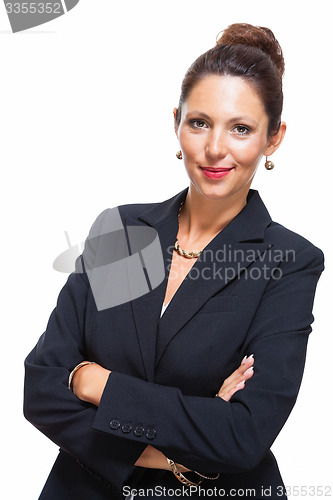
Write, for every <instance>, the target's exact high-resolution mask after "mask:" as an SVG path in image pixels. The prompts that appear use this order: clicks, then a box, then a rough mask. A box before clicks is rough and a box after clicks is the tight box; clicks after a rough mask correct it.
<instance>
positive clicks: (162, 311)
mask: <svg viewBox="0 0 333 500" xmlns="http://www.w3.org/2000/svg"><path fill="white" fill-rule="evenodd" d="M169 304H170V302H168V303H167V304H163V305H162V309H161V315H160V317H161V316H162V315H163V313H164V311H165V310H166V308H167V307H168V305H169Z"/></svg>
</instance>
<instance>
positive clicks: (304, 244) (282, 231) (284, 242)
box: [265, 221, 324, 268]
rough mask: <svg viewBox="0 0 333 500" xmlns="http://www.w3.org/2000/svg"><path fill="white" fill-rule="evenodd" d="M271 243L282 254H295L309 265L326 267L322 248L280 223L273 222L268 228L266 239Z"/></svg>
mask: <svg viewBox="0 0 333 500" xmlns="http://www.w3.org/2000/svg"><path fill="white" fill-rule="evenodd" d="M266 238H267V240H268V241H269V242H270V244H271V245H272V248H274V249H275V250H277V251H280V252H282V253H283V254H284V255H285V256H288V255H289V256H290V255H291V254H293V255H294V256H297V257H298V259H300V258H301V257H302V259H301V260H303V259H304V260H305V261H307V262H308V263H310V262H316V263H317V264H318V265H321V267H322V268H323V267H324V254H323V252H322V250H321V249H320V248H318V247H317V246H316V245H314V244H313V243H312V242H311V241H309V240H308V239H306V238H304V236H301V235H300V234H298V233H296V232H295V231H292V230H290V229H288V228H286V227H285V226H283V225H282V224H279V223H278V222H274V221H272V222H271V223H270V224H269V226H268V227H267V228H266V233H265V239H266Z"/></svg>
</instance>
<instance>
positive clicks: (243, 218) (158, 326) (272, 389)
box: [24, 24, 323, 500]
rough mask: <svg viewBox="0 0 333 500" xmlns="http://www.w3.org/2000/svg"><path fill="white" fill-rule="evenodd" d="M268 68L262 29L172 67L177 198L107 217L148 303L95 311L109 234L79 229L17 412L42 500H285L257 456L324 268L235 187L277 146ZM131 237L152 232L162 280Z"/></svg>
mask: <svg viewBox="0 0 333 500" xmlns="http://www.w3.org/2000/svg"><path fill="white" fill-rule="evenodd" d="M283 72H284V61H283V56H282V51H281V48H280V46H279V44H278V42H277V41H276V39H275V37H274V35H273V33H272V32H271V31H270V30H269V29H267V28H258V27H254V26H251V25H247V24H235V25H232V26H230V27H229V28H228V29H227V30H226V31H225V32H224V33H223V34H222V36H221V37H220V39H219V40H218V42H217V45H216V47H214V48H213V49H211V50H209V51H208V52H206V53H205V54H203V55H202V56H200V57H199V58H198V59H197V60H196V61H195V62H194V63H193V65H192V66H191V67H190V69H189V70H188V72H187V74H186V75H185V78H184V81H183V85H182V91H181V96H180V102H179V106H178V108H177V109H175V110H174V118H175V130H176V134H177V137H178V139H179V142H180V147H181V149H180V151H179V152H178V153H177V157H178V158H179V159H183V160H184V163H185V168H186V171H187V173H188V176H189V179H190V186H189V188H186V189H184V190H183V191H181V192H180V193H178V194H177V195H175V196H174V197H173V198H171V199H170V200H166V201H164V202H162V203H151V204H144V205H142V204H141V205H125V206H122V207H118V208H119V217H120V219H119V220H121V224H122V225H123V226H124V227H125V230H126V231H127V232H126V238H127V239H126V238H125V236H124V237H123V242H126V241H127V245H128V247H129V249H128V255H129V256H132V257H133V259H134V257H136V256H138V255H139V254H140V259H141V260H139V262H141V263H144V264H143V267H144V269H145V276H146V278H147V282H148V283H149V281H150V288H149V291H148V293H144V294H141V295H140V294H137V295H134V298H133V299H132V300H127V301H125V300H124V301H123V302H121V301H120V302H118V303H116V304H114V303H112V306H111V303H109V304H108V305H105V304H104V305H103V306H102V305H101V301H100V295H98V294H96V289H95V285H96V282H97V285H98V286H99V288H100V290H101V289H102V295H103V294H104V298H105V296H106V297H107V298H109V295H108V294H109V291H108V292H107V293H106V292H105V290H107V286H108V284H109V285H110V283H109V281H110V280H109V275H108V274H107V273H105V272H104V269H105V268H103V266H102V264H103V263H105V256H108V257H107V258H109V257H110V254H111V253H113V257H114V255H118V257H116V258H113V261H117V262H120V259H119V248H118V249H117V250H115V246H114V245H115V241H116V245H120V246H121V243H120V241H121V240H122V236H121V235H122V234H123V233H117V237H116V238H114V239H113V242H111V239H112V238H111V239H110V237H109V236H110V233H111V231H110V227H111V226H112V224H113V223H114V212H113V211H110V210H106V211H105V212H103V213H102V214H101V215H100V216H99V217H98V218H97V220H96V222H95V224H94V225H93V228H92V230H91V233H90V236H89V238H88V240H87V242H86V248H85V251H84V253H83V257H82V258H81V261H80V265H78V269H77V272H76V273H73V274H72V275H71V276H70V277H69V279H68V282H67V284H66V285H65V287H64V288H63V290H62V291H61V293H60V295H59V299H58V304H57V308H56V309H55V310H54V311H53V313H52V315H51V317H50V321H49V324H48V327H47V330H46V332H45V333H44V335H43V336H42V337H41V339H40V340H39V342H38V343H37V345H36V347H35V348H34V349H33V351H32V352H31V353H30V354H29V356H28V357H27V359H26V385H25V406H24V410H25V415H26V417H27V418H28V420H30V421H31V422H32V423H33V424H34V425H35V426H36V427H37V428H39V429H40V430H41V431H42V432H43V433H45V434H46V435H47V436H48V437H49V438H50V439H52V440H53V441H54V442H55V443H57V444H58V445H59V446H60V448H61V450H60V454H59V457H58V459H57V461H56V463H55V465H54V467H53V469H52V471H51V474H50V476H49V478H48V481H47V483H46V485H45V487H44V489H43V492H42V494H41V496H40V498H41V499H43V500H45V499H46V500H49V499H57V500H59V499H76V498H80V499H81V500H82V499H93V500H96V499H107V498H112V499H118V498H122V497H123V496H125V497H126V496H131V495H134V496H135V495H137V496H145V495H146V496H149V497H150V498H157V497H164V498H169V497H174V496H175V495H177V496H181V497H186V496H189V495H190V496H191V497H193V498H199V497H201V496H203V495H204V494H205V493H206V494H207V495H210V496H212V494H213V495H215V496H232V497H234V498H244V496H245V497H246V496H251V498H256V499H259V498H286V495H285V491H284V485H283V481H282V479H281V476H280V473H279V469H278V466H277V463H276V461H275V458H274V456H273V454H272V453H271V451H270V446H271V444H272V443H273V441H274V440H275V438H276V437H277V435H278V433H279V432H280V430H281V428H282V427H283V425H284V423H285V421H286V419H287V418H288V415H289V413H290V411H291V409H292V407H293V405H294V403H295V401H296V397H297V393H298V390H299V386H300V382H301V378H302V373H303V368H304V361H305V352H306V345H307V339H308V335H309V333H310V331H311V326H310V325H311V323H312V321H313V317H312V306H313V300H314V293H315V288H316V284H317V281H318V279H319V276H320V274H321V272H322V270H323V255H322V252H321V251H320V250H319V249H318V248H316V247H315V246H314V245H312V244H311V243H310V242H309V241H307V240H305V239H304V238H302V237H301V236H299V235H297V234H295V233H293V232H291V231H289V230H287V229H286V228H284V227H283V226H281V225H279V224H277V223H275V222H272V220H271V218H270V216H269V214H268V212H267V209H266V208H265V206H264V204H263V202H262V201H261V198H260V196H259V194H258V192H256V191H253V190H251V189H250V186H251V182H252V180H253V177H254V175H255V172H256V170H257V168H258V165H259V162H260V160H261V158H262V157H263V156H265V157H266V163H265V166H266V168H267V169H268V170H270V169H271V168H273V166H274V165H273V163H272V161H271V160H269V159H268V157H269V156H271V155H272V154H273V153H274V152H275V151H276V150H277V148H278V147H279V146H280V144H281V142H282V140H283V137H284V135H285V131H286V125H285V123H284V122H281V112H282V101H283V95H282V75H283ZM133 228H135V229H137V230H138V231H139V230H143V229H144V230H146V231H148V230H154V231H155V232H156V234H158V237H159V243H160V248H161V250H162V255H163V266H165V271H166V276H165V278H164V279H163V281H162V282H161V283H155V285H153V284H152V282H151V275H149V276H148V274H149V273H148V271H149V269H148V267H149V263H151V262H152V261H154V255H155V254H156V252H155V253H152V252H151V253H150V254H149V253H148V252H146V253H145V252H144V251H143V250H142V249H141V250H142V251H141V250H140V248H139V250H140V251H139V252H138V249H137V248H136V249H134V248H133V246H132V248H131V243H132V240H131V238H130V235H131V234H133V231H134V229H133ZM134 232H135V231H134ZM124 234H125V233H124ZM134 246H135V245H134ZM139 246H140V245H139ZM154 248H155V249H156V247H154ZM117 252H118V254H117ZM103 259H104V260H103ZM111 260H112V258H111ZM101 263H102V264H101ZM126 265H129V264H126ZM129 267H130V265H129ZM133 269H134V268H133ZM96 270H97V271H96ZM147 270H148V271H147ZM93 271H96V272H97V276H99V278H98V279H97V280H96V277H95V278H94V277H93V273H92V272H93ZM130 274H131V273H130ZM132 274H133V273H132ZM132 274H131V276H132ZM147 276H148V277H147ZM128 279H129V281H130V279H131V277H129V278H128ZM121 281H122V280H118V282H117V281H116V280H111V288H110V289H109V290H111V291H110V293H111V294H112V293H113V290H115V289H117V288H119V287H121V286H122V285H123V283H121ZM124 281H126V280H125V279H124ZM135 283H136V281H135ZM100 290H99V291H100ZM254 363H255V372H254V370H253V366H254ZM231 373H232V375H230V374H231ZM229 375H230V376H229ZM245 385H246V386H245ZM68 386H69V388H70V389H71V390H70V391H69V390H68ZM216 396H217V397H216Z"/></svg>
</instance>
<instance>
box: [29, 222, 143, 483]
mask: <svg viewBox="0 0 333 500" xmlns="http://www.w3.org/2000/svg"><path fill="white" fill-rule="evenodd" d="M99 222H100V221H98V222H97V223H98V224H99ZM89 290H90V288H89V281H88V278H87V275H86V274H85V273H82V272H76V273H73V274H71V275H70V276H69V278H68V281H67V283H66V284H65V286H64V287H63V289H62V291H61V292H60V294H59V297H58V301H57V307H56V308H55V310H54V311H53V312H52V314H51V316H50V319H49V322H48V325H47V328H46V331H45V333H44V334H43V335H42V336H41V338H40V339H39V341H38V343H37V345H36V346H35V348H34V349H33V350H32V352H31V353H30V354H29V355H28V356H27V358H26V360H25V388H24V415H25V417H26V418H27V419H28V420H29V421H30V422H31V423H32V424H33V425H34V426H35V427H37V428H38V429H39V430H40V431H41V432H43V433H44V434H45V435H46V436H48V437H49V438H50V439H51V440H52V441H53V442H55V443H56V444H57V445H58V446H60V447H61V448H62V449H63V450H64V451H66V452H67V453H69V454H70V455H71V456H73V457H74V458H75V459H77V460H79V461H80V462H81V463H83V464H84V465H85V466H86V467H88V468H90V469H91V470H92V471H93V472H95V473H97V475H99V476H101V477H102V478H103V479H105V480H107V481H108V482H109V483H111V484H112V485H113V486H115V487H116V488H118V489H119V490H120V489H121V488H122V486H123V484H124V483H125V482H126V480H127V478H128V477H129V476H130V474H131V473H132V472H133V470H134V469H135V467H134V465H133V464H134V463H135V462H136V460H137V458H138V457H139V456H140V455H141V453H142V451H143V450H144V448H145V445H144V444H143V443H140V442H130V441H128V442H126V443H125V442H124V441H121V440H119V438H117V437H116V436H111V435H109V436H107V435H105V433H104V434H101V433H99V432H96V430H94V429H93V423H94V420H95V418H96V413H97V408H96V407H95V406H94V405H91V404H88V403H85V402H82V401H80V400H79V399H78V398H77V397H76V396H75V395H74V394H73V393H72V391H70V390H68V377H69V373H70V372H71V370H72V369H73V368H74V367H75V366H76V365H77V364H78V363H80V362H81V361H83V360H84V359H87V355H86V350H85V342H84V331H85V328H86V327H87V322H89V321H91V320H92V318H93V316H94V312H95V305H94V303H93V302H92V301H91V304H93V305H91V308H92V310H91V311H89V310H87V296H88V293H91V292H89Z"/></svg>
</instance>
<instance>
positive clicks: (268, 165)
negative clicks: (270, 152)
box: [265, 156, 274, 170]
mask: <svg viewBox="0 0 333 500" xmlns="http://www.w3.org/2000/svg"><path fill="white" fill-rule="evenodd" d="M265 168H266V170H273V168H274V163H273V162H272V161H271V160H269V159H268V156H266V162H265Z"/></svg>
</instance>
